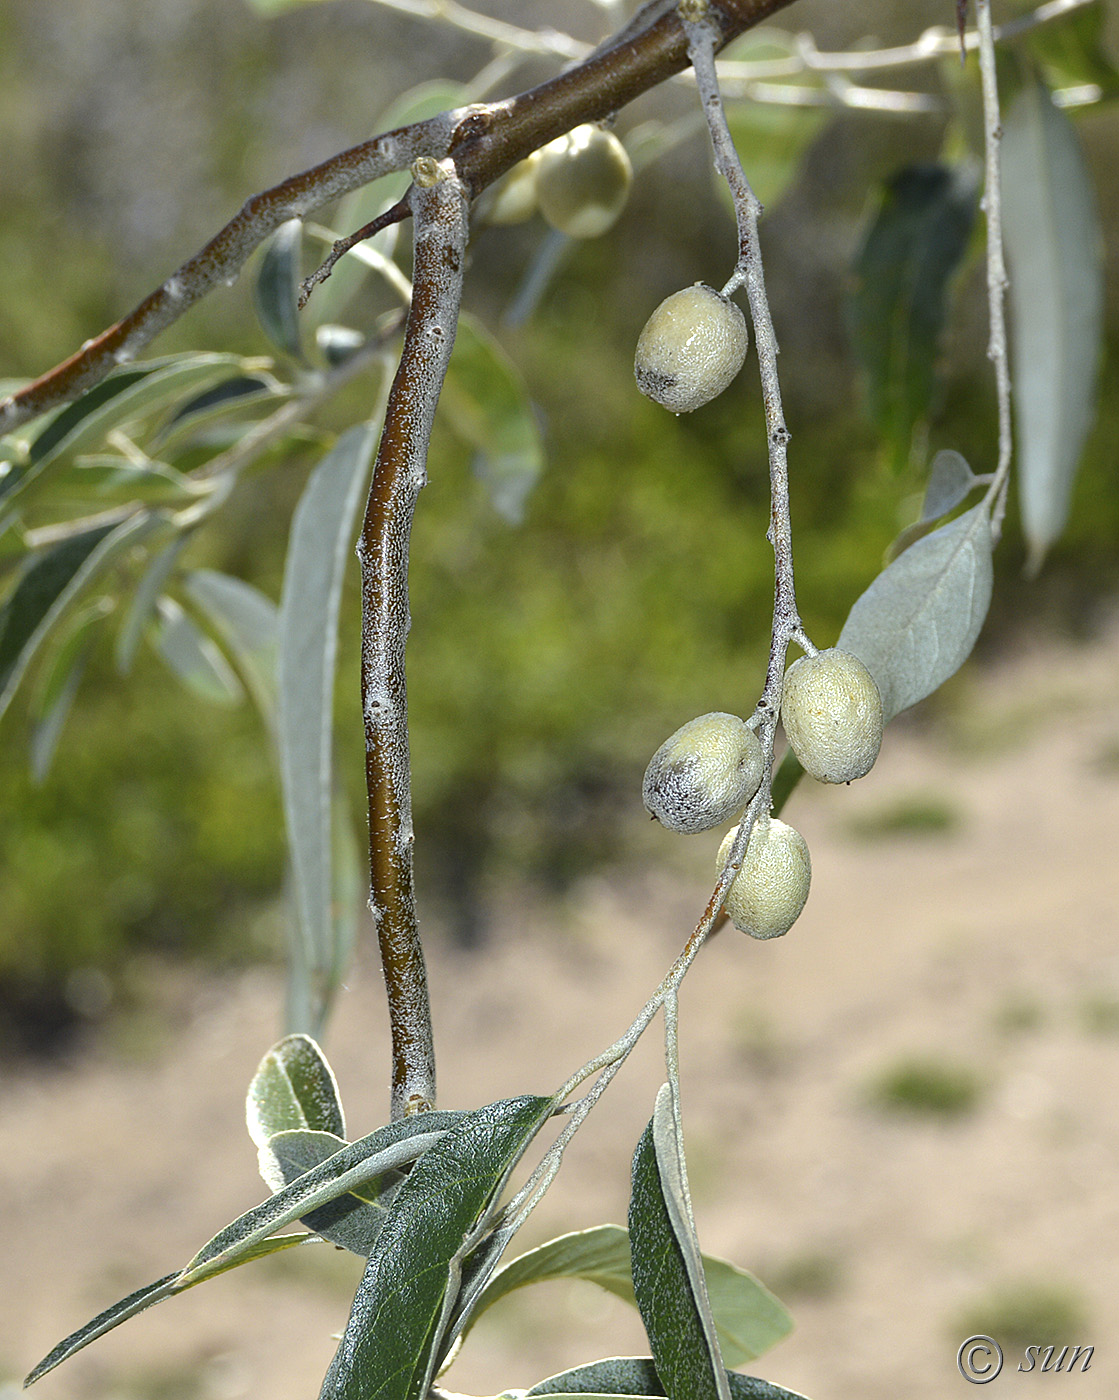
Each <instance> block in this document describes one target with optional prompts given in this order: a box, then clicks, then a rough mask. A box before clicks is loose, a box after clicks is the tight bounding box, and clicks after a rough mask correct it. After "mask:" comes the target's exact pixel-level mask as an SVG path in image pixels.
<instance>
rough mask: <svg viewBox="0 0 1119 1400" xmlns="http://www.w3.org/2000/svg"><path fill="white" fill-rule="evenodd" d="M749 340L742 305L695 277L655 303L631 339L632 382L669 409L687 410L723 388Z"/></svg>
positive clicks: (705, 400) (738, 362)
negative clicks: (634, 340) (633, 344)
mask: <svg viewBox="0 0 1119 1400" xmlns="http://www.w3.org/2000/svg"><path fill="white" fill-rule="evenodd" d="M749 344H750V336H749V332H748V331H747V329H746V317H745V316H743V314H742V308H741V307H740V306H739V305H738V304H737V303H736V302H733V301H731V300H730V298H729V297H725V296H723V294H722V293H721V292H717V291H716V290H715V289H714V287H708V286H706V285H705V284H704V283H703V282H697V283H695V285H694V286H692V287H684V288H683V290H682V291H679V292H673V294H672V295H671V296H670V297H666V298H665V300H664V301H662V302H661V304H660V305H659V306H658V307H657V309H656V310H655V311H654V312H653V314H652V315H651V316H650V317H649V319H648V320H647V321H646V322H645V327H644V329H643V330H642V332H641V334H640V336H639V337H638V339H637V353H636V355H635V356H634V361H633V372H634V374H635V375H636V377H637V387H638V388H639V389H640V390H641V392H642V393H643V394H645V395H646V396H647V397H648V398H650V399H655V400H656V402H657V403H659V404H663V405H664V407H665V408H667V409H670V410H671V411H672V412H673V413H691V412H692V411H693V410H694V409H697V408H702V407H703V405H704V404H705V403H710V401H711V400H712V399H714V398H717V397H718V395H719V394H721V393H722V392H723V390H724V389H725V388H726V387H727V385H728V384H729V383H730V382H731V380H732V379H733V378H734V377H735V375H736V374H737V373H738V371H739V370H740V369H741V368H742V364H743V361H744V360H745V359H746V350H747V348H748V346H749Z"/></svg>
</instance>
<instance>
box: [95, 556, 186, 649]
mask: <svg viewBox="0 0 1119 1400" xmlns="http://www.w3.org/2000/svg"><path fill="white" fill-rule="evenodd" d="M189 539H190V536H189V534H176V535H175V536H174V538H172V539H171V540H170V542H169V543H167V544H166V545H164V546H163V547H162V548H160V549H158V550H157V551H156V552H155V553H154V554H153V556H152V558H151V560H150V562H149V563H148V567H147V568H146V569H145V570H144V572H143V574H142V575H141V577H140V581H139V583H138V584H137V585H136V588H135V590H134V591H133V594H132V601H131V602H130V603H129V605H128V611H127V612H126V614H125V618H124V622H123V623H122V624H121V628H120V631H119V632H118V633H117V640H116V645H115V647H114V648H113V654H114V658H115V660H116V663H117V670H118V671H119V672H120V674H121V675H122V676H124V675H127V674H128V672H129V671H130V670H131V669H132V663H133V661H135V659H136V651H137V649H138V647H139V645H140V642H141V640H142V639H143V636H144V630H145V628H146V627H147V626H148V624H149V623H150V622H151V620H152V618H153V617H154V616H155V605H156V602H157V600H158V599H159V597H160V595H161V594H162V592H163V590H164V589H165V588H166V586H167V581H168V579H170V577H171V575H172V574H173V573H174V571H175V565H176V564H177V563H178V561H179V555H180V554H181V553H182V552H183V549H184V548H185V547H186V545H187V542H188V541H189Z"/></svg>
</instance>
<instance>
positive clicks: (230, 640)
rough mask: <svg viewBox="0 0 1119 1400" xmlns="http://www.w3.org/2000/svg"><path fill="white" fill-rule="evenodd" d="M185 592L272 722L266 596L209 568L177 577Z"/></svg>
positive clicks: (271, 635)
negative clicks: (211, 625)
mask: <svg viewBox="0 0 1119 1400" xmlns="http://www.w3.org/2000/svg"><path fill="white" fill-rule="evenodd" d="M182 581H183V588H184V589H185V591H186V593H187V596H188V597H189V598H190V600H191V602H193V603H194V604H195V605H196V606H197V607H198V608H199V609H200V610H201V611H202V612H203V613H204V614H205V616H206V618H207V619H208V620H209V621H210V622H211V623H212V624H213V627H214V630H215V631H216V632H217V634H218V636H219V637H220V638H221V640H222V641H223V642H224V643H225V645H226V646H227V647H228V648H229V651H230V654H231V655H232V657H233V659H234V661H235V662H236V663H237V666H238V669H239V670H240V673H241V676H242V678H243V679H244V681H245V684H246V685H247V686H248V688H249V690H250V691H251V692H252V696H253V700H254V701H255V702H256V705H257V708H258V709H259V710H260V712H261V714H262V715H263V716H264V718H265V720H266V721H267V723H268V725H269V727H274V726H275V722H276V665H277V658H278V655H279V632H280V622H279V619H280V613H279V609H278V608H277V606H276V604H275V603H274V602H273V601H272V599H271V598H269V597H268V596H267V594H265V593H262V592H261V591H260V589H259V588H254V587H253V585H252V584H251V583H245V582H244V580H243V579H239V578H233V577H232V576H231V575H229V574H222V573H218V572H217V571H216V570H215V569H192V570H190V571H189V572H188V573H185V574H184V575H183V580H182Z"/></svg>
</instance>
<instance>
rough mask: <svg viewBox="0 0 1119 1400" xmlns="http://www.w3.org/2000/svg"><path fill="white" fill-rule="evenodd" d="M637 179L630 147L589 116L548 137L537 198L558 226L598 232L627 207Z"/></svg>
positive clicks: (585, 234)
mask: <svg viewBox="0 0 1119 1400" xmlns="http://www.w3.org/2000/svg"><path fill="white" fill-rule="evenodd" d="M632 184H633V166H632V165H631V164H630V159H629V156H628V155H627V154H626V148H625V147H624V146H623V145H622V143H621V142H620V141H619V140H618V138H617V137H616V136H615V135H614V133H613V132H612V131H606V130H605V129H604V128H603V127H601V126H596V125H595V124H594V123H593V122H587V123H585V124H584V125H582V126H577V127H575V128H574V129H573V130H571V131H569V132H568V133H567V135H566V136H560V137H558V138H557V139H556V140H555V141H549V142H548V144H547V145H546V146H544V147H543V148H542V149H541V151H540V160H539V162H538V164H537V166H536V200H537V203H538V204H539V206H540V212H541V214H543V216H544V218H545V219H546V220H547V222H548V223H549V224H551V226H552V227H553V228H554V229H558V230H559V231H560V233H566V234H568V235H569V236H570V237H571V238H597V237H598V236H599V235H600V234H603V233H605V232H606V230H607V229H608V228H611V227H612V226H613V224H614V222H615V220H616V219H617V217H618V215H619V214H620V213H621V212H622V210H623V209H624V208H625V205H626V200H627V199H628V198H629V188H630V185H632Z"/></svg>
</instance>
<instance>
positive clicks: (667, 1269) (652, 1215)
mask: <svg viewBox="0 0 1119 1400" xmlns="http://www.w3.org/2000/svg"><path fill="white" fill-rule="evenodd" d="M674 1118H675V1115H674V1113H673V1105H672V1102H671V1089H670V1088H669V1086H667V1085H666V1086H665V1087H664V1088H663V1089H662V1090H661V1092H660V1094H658V1096H657V1111H656V1112H655V1113H654V1116H653V1118H652V1120H651V1121H650V1123H649V1126H648V1127H647V1128H646V1129H645V1132H644V1133H643V1134H642V1136H641V1140H640V1141H639V1142H638V1144H637V1150H636V1151H635V1152H634V1154H633V1174H632V1191H631V1194H630V1206H629V1238H630V1254H631V1271H632V1277H633V1292H634V1296H635V1297H636V1298H637V1306H638V1308H639V1309H640V1311H641V1320H642V1321H643V1322H644V1324H645V1331H646V1333H647V1334H648V1337H649V1344H650V1346H651V1347H652V1349H653V1357H654V1359H655V1362H656V1369H657V1373H658V1375H659V1376H660V1379H661V1381H662V1382H663V1384H664V1388H665V1390H666V1392H667V1393H668V1394H670V1395H673V1396H684V1395H687V1396H688V1397H689V1400H729V1390H728V1388H727V1380H726V1371H725V1369H724V1366H723V1362H722V1357H721V1354H720V1351H719V1343H718V1339H717V1336H716V1333H715V1326H714V1320H713V1318H712V1317H711V1308H710V1303H709V1301H708V1298H707V1289H706V1285H705V1284H704V1281H703V1266H702V1264H701V1263H700V1260H699V1250H698V1246H697V1245H696V1243H695V1236H694V1232H693V1230H692V1228H691V1220H690V1209H689V1203H688V1200H687V1196H686V1189H687V1188H686V1184H685V1180H684V1177H683V1174H682V1168H681V1162H680V1158H679V1143H678V1136H677V1133H678V1124H677V1123H675V1122H674V1121H673V1120H674Z"/></svg>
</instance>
